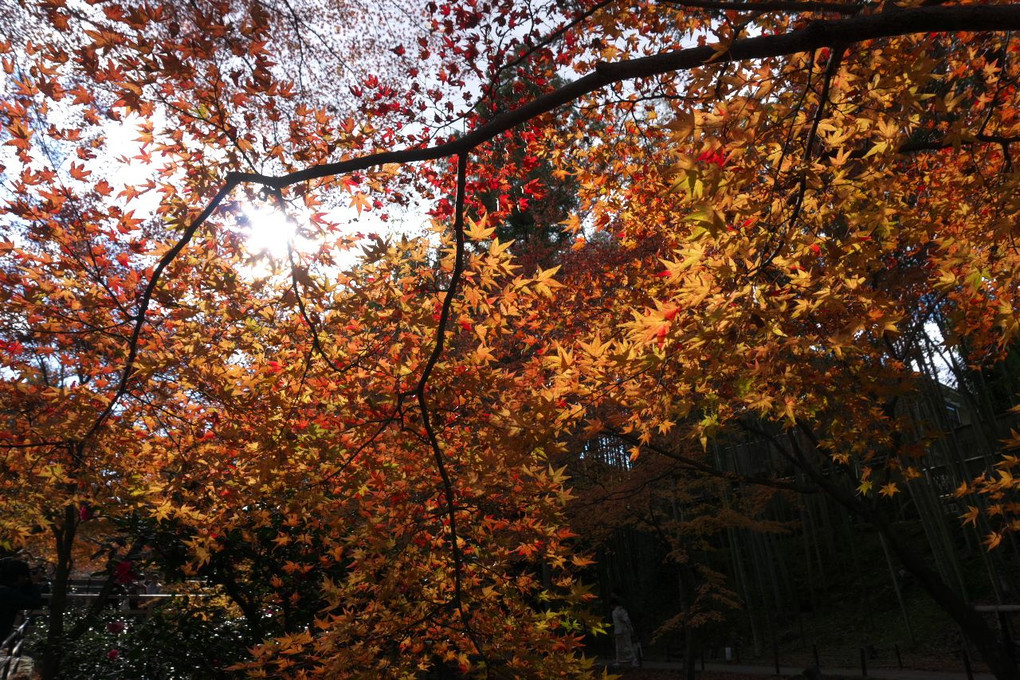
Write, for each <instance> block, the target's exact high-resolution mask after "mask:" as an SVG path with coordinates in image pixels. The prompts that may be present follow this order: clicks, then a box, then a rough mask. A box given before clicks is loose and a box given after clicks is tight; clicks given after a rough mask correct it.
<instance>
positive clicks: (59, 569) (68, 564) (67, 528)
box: [39, 505, 78, 680]
mask: <svg viewBox="0 0 1020 680" xmlns="http://www.w3.org/2000/svg"><path fill="white" fill-rule="evenodd" d="M63 515H64V516H63V520H62V521H61V522H60V523H59V524H57V525H56V526H55V527H54V528H53V535H54V538H55V539H56V544H57V546H56V547H57V565H56V569H55V571H54V574H53V583H52V584H51V588H50V611H49V627H48V628H47V630H46V642H45V644H44V646H43V652H42V659H41V663H40V664H39V675H40V677H41V678H42V680H56V678H58V677H59V676H60V662H61V659H62V658H63V655H64V614H65V613H66V612H67V585H68V581H69V580H70V578H71V568H72V559H73V558H72V552H71V551H72V547H73V546H74V534H75V531H76V530H77V521H78V516H77V510H76V508H75V507H74V506H72V505H68V506H67V507H65V508H64V513H63Z"/></svg>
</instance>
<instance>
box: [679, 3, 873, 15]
mask: <svg viewBox="0 0 1020 680" xmlns="http://www.w3.org/2000/svg"><path fill="white" fill-rule="evenodd" d="M659 4H663V5H677V6H679V7H690V8H694V9H717V10H737V11H754V12H833V13H836V14H849V15H853V14H858V13H860V12H861V10H863V9H866V8H867V7H870V6H871V5H870V4H866V5H851V4H845V3H842V2H812V1H811V0H806V1H805V2H782V1H776V2H767V1H766V2H726V1H725V0H659Z"/></svg>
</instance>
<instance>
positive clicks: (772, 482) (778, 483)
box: [607, 430, 820, 493]
mask: <svg viewBox="0 0 1020 680" xmlns="http://www.w3.org/2000/svg"><path fill="white" fill-rule="evenodd" d="M607 432H608V433H609V434H611V435H613V436H614V437H616V438H617V439H620V440H621V441H625V442H627V443H628V444H633V445H634V446H638V447H641V448H644V449H648V450H649V451H651V452H653V453H657V454H659V455H660V456H665V457H666V458H669V459H671V460H675V461H677V462H678V463H681V464H683V465H685V466H687V467H688V468H690V469H692V470H697V471H698V472H701V473H703V474H706V475H709V476H711V477H719V478H721V479H726V480H729V481H731V482H740V483H746V484H754V485H756V486H767V487H771V488H773V489H782V490H784V491H796V492H797V493H818V492H819V491H820V489H818V488H817V487H813V486H803V485H801V484H796V483H793V482H784V481H782V480H779V479H771V478H769V477H756V476H751V475H742V474H740V473H737V472H727V471H725V470H720V469H718V468H715V467H712V466H711V465H706V464H705V463H700V462H698V461H696V460H694V459H692V458H687V457H686V456H682V455H680V454H678V453H673V452H672V451H668V450H666V449H664V448H662V447H660V446H656V445H655V444H651V443H647V444H646V443H642V442H641V441H640V440H639V439H637V438H636V437H634V436H632V435H629V434H625V433H623V432H620V431H618V430H607Z"/></svg>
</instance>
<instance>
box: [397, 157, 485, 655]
mask: <svg viewBox="0 0 1020 680" xmlns="http://www.w3.org/2000/svg"><path fill="white" fill-rule="evenodd" d="M466 191H467V154H466V153H462V154H460V156H458V158H457V200H456V204H455V207H454V210H455V215H454V221H453V234H454V238H455V249H454V261H453V272H452V273H451V275H450V285H449V286H447V288H446V295H445V297H444V298H443V309H442V311H441V312H440V314H439V325H438V327H437V328H436V342H435V345H434V346H433V347H432V354H431V355H430V356H429V359H428V361H427V362H426V363H425V368H424V369H423V370H422V372H421V378H419V380H418V386H417V387H416V388H415V390H414V394H415V396H416V397H417V399H418V407H419V408H420V409H421V420H422V424H423V426H424V427H425V434H426V436H427V437H428V441H429V447H430V448H431V449H432V457H433V459H434V460H435V463H436V469H437V470H438V471H439V477H440V478H441V479H442V483H443V497H444V498H445V500H446V518H447V522H449V525H450V533H449V543H450V552H451V553H452V554H453V599H454V605H455V606H456V607H457V613H458V614H459V615H460V620H461V623H463V624H464V629H465V630H466V631H467V633H468V636H469V637H470V638H471V642H472V644H474V646H475V650H476V651H477V652H478V653H479V654H481V655H482V656H485V650H484V648H483V647H482V644H481V641H480V640H478V639H477V638H476V636H475V635H474V633H473V631H472V626H471V621H470V619H469V618H468V614H467V612H466V611H465V609H464V597H463V592H464V584H463V581H464V579H463V572H464V555H463V553H462V552H461V549H460V545H459V544H458V542H457V541H458V534H457V502H456V496H455V492H454V488H453V480H452V479H451V478H450V473H449V471H448V470H447V469H446V456H445V455H444V454H443V448H442V446H440V444H439V437H438V436H437V435H436V430H435V428H434V427H433V425H432V415H431V413H430V412H429V407H428V401H427V398H426V389H427V388H428V380H429V377H430V376H431V375H432V371H433V370H435V367H436V363H437V362H438V361H439V358H440V357H441V356H442V354H443V348H444V347H445V345H446V327H447V325H448V324H449V322H450V314H451V309H452V308H453V300H454V298H455V297H456V296H457V294H458V292H459V288H460V279H461V276H462V275H463V273H464V202H465V194H466Z"/></svg>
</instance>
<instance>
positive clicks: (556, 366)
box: [0, 0, 1020, 678]
mask: <svg viewBox="0 0 1020 680" xmlns="http://www.w3.org/2000/svg"><path fill="white" fill-rule="evenodd" d="M4 13H7V14H6V15H5V14H4ZM0 16H2V17H3V20H4V21H5V23H6V24H7V25H8V26H9V29H10V30H9V32H8V37H7V38H6V39H5V40H3V41H0V66H2V69H3V72H4V75H3V80H2V85H0V92H2V101H0V143H2V145H3V146H2V151H0V171H2V178H3V185H2V189H0V205H2V213H0V214H2V218H0V228H2V239H3V240H0V301H2V307H0V350H2V351H0V362H2V366H0V414H2V421H0V422H2V426H0V486H2V489H0V541H2V543H3V545H4V546H5V547H7V548H15V547H32V549H33V550H36V551H46V552H47V554H50V555H52V556H53V559H55V560H56V561H57V563H58V565H62V566H58V571H57V581H58V585H59V580H60V578H65V579H66V578H67V576H68V575H69V573H70V569H71V560H72V559H73V557H74V555H75V554H76V553H75V551H76V550H78V548H77V547H76V546H78V545H79V544H81V543H82V541H86V540H98V539H97V537H104V536H105V537H109V536H123V537H125V543H124V544H125V545H126V544H128V543H131V544H135V543H136V542H137V544H138V545H141V546H146V548H145V549H146V550H150V551H155V553H158V554H160V555H162V556H163V558H165V559H170V557H167V556H168V555H172V556H173V558H174V559H176V560H177V564H178V567H179V568H180V569H181V570H182V572H183V573H186V574H196V575H203V576H206V577H209V578H214V579H215V580H217V582H220V583H223V584H226V585H228V586H229V585H230V584H233V585H235V586H236V585H238V584H247V585H246V587H245V588H242V589H241V590H242V591H243V592H239V593H238V594H237V595H236V600H237V604H238V606H240V608H241V609H243V610H245V611H244V613H245V615H246V616H248V617H249V619H250V620H251V621H252V622H257V621H263V624H262V625H264V626H265V630H263V631H262V633H263V636H262V637H261V639H259V640H256V641H253V645H254V646H253V647H252V649H253V651H252V654H251V657H250V659H248V660H247V661H245V662H244V663H243V664H242V665H241V666H240V667H239V668H242V669H243V670H246V671H248V672H250V673H252V674H253V675H255V676H271V677H323V678H342V677H366V678H367V677H372V678H375V677H410V676H411V675H412V674H413V673H415V672H416V671H418V670H425V669H428V668H432V667H434V666H435V664H437V663H438V664H447V665H451V666H453V667H456V668H459V669H460V670H461V671H463V672H469V673H474V674H478V675H482V676H484V675H485V674H490V675H491V676H492V677H527V676H535V677H561V676H562V677H580V676H583V675H584V674H585V673H587V672H588V670H587V664H588V662H586V661H584V660H583V659H582V657H581V656H580V644H581V640H582V636H583V634H584V633H585V632H586V631H588V630H589V626H590V624H591V622H589V621H587V620H586V619H585V617H584V614H583V608H584V604H585V602H586V601H587V600H588V599H589V598H590V594H589V593H588V591H587V590H586V588H585V587H584V586H583V585H582V584H581V583H580V582H579V580H578V578H577V576H576V571H577V568H578V567H583V566H584V565H585V564H586V563H587V559H586V557H585V556H584V555H583V554H579V553H577V552H576V551H575V550H573V549H572V539H573V536H572V534H571V532H570V531H569V530H568V529H567V528H566V523H565V521H564V514H563V513H564V508H565V505H566V504H567V503H568V502H569V500H570V497H571V496H570V490H569V481H568V479H567V477H566V475H565V474H564V472H563V471H562V468H561V465H562V461H564V460H565V456H567V455H568V454H570V453H572V452H576V450H577V449H576V446H575V445H576V442H578V441H581V440H584V439H586V438H589V439H590V438H597V437H599V436H604V435H605V434H606V433H618V434H619V435H621V436H623V437H626V438H627V439H628V441H631V446H632V448H631V449H630V452H629V453H630V454H631V455H633V456H634V457H639V456H640V455H641V454H642V447H646V446H659V447H682V448H684V450H686V451H690V452H692V453H691V454H690V455H693V456H697V455H700V454H699V453H698V452H704V451H706V450H707V447H708V445H709V443H710V442H711V441H712V440H713V439H714V438H715V437H717V436H719V435H720V434H721V433H724V432H726V431H727V430H728V429H729V428H733V427H735V426H736V425H737V424H738V423H741V422H745V423H746V422H747V421H748V420H753V421H754V422H756V423H769V424H774V425H775V426H776V427H778V428H779V431H781V432H797V433H798V437H799V439H798V441H799V442H802V443H805V446H803V447H801V448H799V449H797V451H796V455H797V456H798V457H799V458H800V463H802V464H804V465H806V466H808V467H809V468H811V469H815V468H812V467H811V466H812V465H815V464H817V463H818V461H824V463H825V465H831V466H835V467H836V468H838V469H840V470H842V471H843V472H844V473H845V475H846V476H848V477H849V478H851V479H852V485H851V488H852V490H853V493H854V494H855V495H854V498H855V499H856V500H855V501H854V502H861V503H865V502H867V503H871V502H876V503H877V502H879V501H880V497H882V496H894V495H895V494H897V493H900V492H901V491H902V490H903V489H905V488H906V485H907V484H909V483H910V480H911V479H912V478H914V477H916V476H918V475H920V472H919V470H918V468H917V466H916V464H915V463H914V462H913V460H914V457H915V456H914V454H915V453H916V449H915V448H912V447H916V446H918V444H916V443H911V442H909V441H908V440H907V439H905V438H904V436H903V434H904V431H903V428H904V426H903V424H902V423H901V422H900V420H899V416H898V414H897V411H896V409H895V408H893V407H891V406H890V404H894V403H895V401H896V399H897V398H899V397H900V396H901V395H905V394H908V393H909V392H910V390H911V389H913V387H914V382H915V379H916V375H915V369H914V365H913V363H912V362H913V361H914V352H915V350H916V342H917V338H918V336H919V334H921V333H923V332H924V329H925V327H926V326H927V325H929V324H931V323H933V322H934V320H936V319H937V320H938V322H939V324H940V326H941V327H942V328H943V329H944V330H943V334H944V341H945V343H946V345H947V347H951V348H966V352H967V357H969V360H970V361H973V362H975V363H991V362H994V361H995V360H996V359H997V358H998V357H1000V356H1002V355H1003V354H1004V352H1005V351H1006V350H1007V349H1008V347H1009V346H1010V344H1011V343H1012V342H1013V341H1014V340H1015V338H1016V334H1017V330H1018V322H1020V319H1018V312H1017V310H1018V309H1020V305H1018V299H1017V298H1018V293H1020V289H1018V277H1020V251H1018V248H1017V243H1016V241H1015V239H1016V236H1017V234H1016V228H1017V218H1018V214H1020V198H1018V197H1020V191H1018V187H1017V183H1018V181H1020V174H1018V171H1017V169H1016V167H1015V165H1014V158H1013V156H1014V153H1015V151H1016V148H1015V142H1016V141H1017V140H1018V139H1020V113H1018V111H1020V106H1018V105H1020V101H1018V100H1020V92H1018V90H1017V79H1018V77H1020V54H1018V52H1020V38H1018V37H1017V34H1016V33H1015V32H1013V33H1011V32H1009V31H1010V30H1013V31H1016V29H1020V7H1018V6H1015V5H1011V4H1008V3H992V4H983V5H976V4H969V3H963V2H961V3H955V2H950V3H930V2H924V3H922V2H904V3H893V2H866V3H857V2H845V3H844V2H813V1H805V2H767V1H763V2H760V3H758V2H736V1H734V2H730V1H728V0H720V1H718V2H716V1H714V0H711V1H710V0H691V1H689V2H684V1H683V0H660V1H651V2H627V1H621V2H610V1H605V0H603V1H601V2H592V1H590V0H577V1H576V2H570V3H562V2H547V1H546V0H466V1H462V2H446V1H442V2H429V3H427V5H421V6H419V3H415V2H406V3H405V2H402V1H401V0H394V2H392V3H389V4H384V5H380V6H376V5H375V3H364V2H362V0H351V1H346V0H337V1H336V2H332V1H329V0H310V1H308V2H304V0H295V1H294V2H287V1H286V0H284V1H282V2H277V1H276V0H265V1H257V0H247V1H245V2H221V1H208V0H200V1H198V2H169V3H162V2H159V3H143V2H140V3H134V2H131V3H117V2H108V1H106V0H89V1H88V2H78V1H73V2H72V1H67V2H65V0H43V1H41V2H30V3H25V6H24V7H23V8H16V9H0ZM568 121H569V124H568ZM543 169H545V170H543ZM540 170H541V171H540ZM561 186H570V187H572V188H573V191H574V192H575V195H574V196H573V197H572V200H573V201H574V202H573V204H572V205H571V209H570V211H569V214H567V215H565V216H563V217H562V221H557V222H556V223H544V224H540V225H538V226H537V227H536V228H538V227H541V228H542V229H544V230H546V231H545V233H546V234H552V233H554V234H556V237H555V238H546V239H544V240H543V239H542V238H537V237H536V238H534V239H528V240H526V241H525V240H519V241H516V242H509V241H504V240H501V239H500V238H499V237H498V234H497V231H498V230H499V228H500V225H501V224H503V223H504V222H505V221H506V220H507V219H508V218H509V216H511V215H512V214H515V212H516V213H518V214H519V213H521V212H522V211H526V210H528V209H531V208H534V207H535V206H543V205H545V206H547V207H548V205H549V203H550V202H551V201H552V200H553V198H552V197H551V196H553V195H554V194H556V192H557V191H558V190H559V187H561ZM483 195H484V196H486V197H488V200H486V201H485V202H484V203H483V201H482V200H481V199H480V197H481V196H483ZM543 214H545V215H547V216H548V214H555V211H551V212H550V211H547V212H546V213H543ZM557 219H559V216H558V217H557ZM260 221H261V222H268V223H271V225H272V229H275V230H276V231H277V232H278V235H279V233H286V234H289V235H290V236H289V245H287V246H286V247H284V248H280V249H278V250H276V251H275V252H263V251H260V250H259V248H257V247H255V246H253V244H252V241H251V239H250V232H251V231H252V230H253V229H254V228H256V227H258V226H259V225H258V224H257V223H259V222H260ZM1016 466H1017V458H1015V457H1010V456H1006V457H1004V458H1003V462H1002V464H1001V466H1000V469H999V471H998V473H997V474H996V475H992V476H988V477H985V478H982V479H980V480H977V481H976V482H975V484H974V485H973V487H972V488H965V489H961V491H960V494H961V496H967V495H969V494H979V495H980V494H984V495H985V496H989V497H991V498H992V499H993V502H992V508H993V509H992V511H991V514H990V515H989V517H988V521H989V525H988V526H989V527H990V529H989V531H988V533H987V541H988V544H989V546H993V547H994V546H995V545H997V544H998V543H999V542H1001V541H1002V540H1003V537H1004V536H1006V535H1008V534H1009V533H1010V532H1015V531H1016V530H1017V529H1018V528H1020V525H1018V522H1020V519H1018V514H1017V510H1018V506H1017V501H1016V482H1015V481H1014V478H1013V474H1014V473H1016V474H1020V471H1017V470H1016ZM824 481H825V479H821V480H819V483H820V484H821V483H823V482H824ZM977 505H978V504H976V503H975V504H974V506H975V512H977V510H976V506H977ZM981 507H987V505H986V504H982V505H981ZM973 520H974V517H971V521H973ZM161 550H162V551H163V552H160V551H161ZM267 611H268V612H271V615H267V614H265V612H267ZM267 616H268V618H267ZM274 617H275V618H274ZM270 620H271V621H272V623H270V622H269V621H270ZM256 643H257V644H256Z"/></svg>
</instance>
